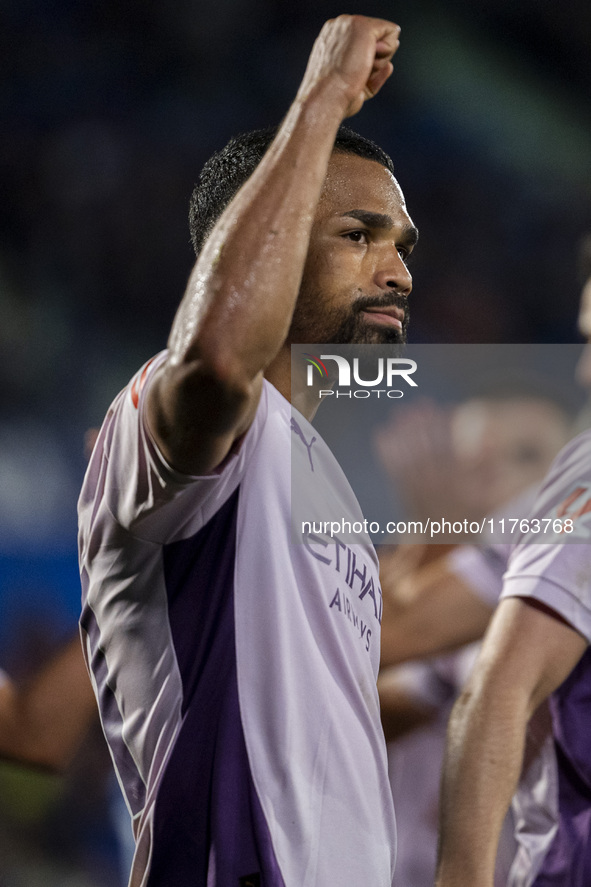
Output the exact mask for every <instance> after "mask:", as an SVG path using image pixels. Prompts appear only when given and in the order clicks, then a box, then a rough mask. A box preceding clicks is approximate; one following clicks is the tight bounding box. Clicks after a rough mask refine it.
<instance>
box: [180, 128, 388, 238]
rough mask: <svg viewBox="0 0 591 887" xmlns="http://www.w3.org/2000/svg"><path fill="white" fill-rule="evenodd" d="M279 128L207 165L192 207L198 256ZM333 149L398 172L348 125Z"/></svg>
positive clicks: (251, 136)
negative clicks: (217, 222)
mask: <svg viewBox="0 0 591 887" xmlns="http://www.w3.org/2000/svg"><path fill="white" fill-rule="evenodd" d="M278 129H279V127H277V126H270V127H267V128H266V129H255V130H252V131H251V132H245V133H242V134H241V135H237V136H234V138H232V139H230V141H229V142H228V144H227V145H226V146H225V148H222V149H221V151H216V153H215V154H213V155H212V156H211V157H210V158H209V160H208V161H207V162H206V164H205V166H204V167H203V169H202V170H201V174H200V176H199V181H198V182H197V184H196V185H195V189H194V190H193V194H192V196H191V203H190V208H189V228H190V231H191V241H192V243H193V247H194V249H195V252H196V254H197V255H199V253H200V252H201V249H202V247H203V244H204V242H205V239H206V237H207V236H208V234H209V233H210V231H211V229H212V228H213V226H214V225H215V223H216V221H217V220H218V219H219V217H220V216H221V214H222V213H223V211H224V209H225V208H226V207H227V205H228V204H229V203H230V201H231V200H232V198H233V197H234V195H235V194H236V192H237V191H238V190H239V189H240V187H241V186H242V185H243V184H244V182H246V180H247V179H248V178H250V176H251V175H252V173H253V172H254V170H255V169H256V167H257V166H258V164H259V163H260V162H261V160H262V158H263V155H264V154H265V152H266V150H267V148H268V147H269V145H270V144H271V142H272V141H273V139H274V138H275V135H276V134H277V130H278ZM333 150H334V151H336V152H338V153H341V154H356V155H357V156H358V157H364V158H365V159H367V160H375V161H376V162H377V163H380V164H381V165H382V166H385V167H386V168H387V169H389V170H390V172H392V173H393V172H394V164H393V163H392V159H391V157H389V156H388V154H386V152H385V151H383V150H382V148H380V147H379V145H376V144H375V142H372V141H371V140H370V139H366V138H365V137H364V136H361V135H359V133H356V132H354V131H353V130H352V129H349V127H348V126H340V127H339V130H338V132H337V136H336V139H335V143H334V149H333Z"/></svg>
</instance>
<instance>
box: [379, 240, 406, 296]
mask: <svg viewBox="0 0 591 887" xmlns="http://www.w3.org/2000/svg"><path fill="white" fill-rule="evenodd" d="M374 282H375V283H376V284H377V286H379V287H380V289H382V290H384V291H385V292H388V291H390V292H391V291H394V292H395V293H397V294H398V295H401V296H408V295H409V294H410V292H411V290H412V276H411V274H410V272H409V270H408V268H407V267H406V263H405V261H404V259H403V257H402V256H401V255H400V253H399V252H398V250H397V249H394V250H392V249H389V250H388V251H387V253H384V255H383V257H382V259H381V261H380V262H379V264H378V267H377V268H376V272H375V276H374Z"/></svg>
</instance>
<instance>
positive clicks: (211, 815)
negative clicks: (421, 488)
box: [79, 353, 395, 887]
mask: <svg viewBox="0 0 591 887" xmlns="http://www.w3.org/2000/svg"><path fill="white" fill-rule="evenodd" d="M165 356H166V355H165V353H163V354H161V355H159V356H158V357H157V358H156V359H154V360H153V361H152V362H151V363H150V364H148V365H147V366H146V367H144V368H143V369H142V370H141V371H140V372H139V373H138V374H137V376H136V377H135V378H134V379H133V380H132V382H131V384H130V385H129V387H128V388H126V389H125V390H124V391H123V392H121V394H120V395H119V396H118V397H117V398H116V400H115V401H114V403H113V405H112V406H111V408H110V410H109V412H108V414H107V417H106V419H105V422H104V424H103V427H102V429H101V433H100V437H99V439H98V442H97V445H96V447H95V450H94V453H93V456H92V459H91V462H90V465H89V468H88V472H87V475H86V478H85V482H84V486H83V489H82V493H81V497H80V502H79V513H80V564H81V575H82V586H83V612H82V620H81V625H82V629H83V641H84V649H85V655H86V658H87V661H88V664H89V667H90V670H91V674H92V677H93V681H94V685H95V689H96V692H97V696H98V700H99V705H100V709H101V716H102V720H103V726H104V730H105V734H106V736H107V739H108V742H109V745H110V749H111V753H112V757H113V760H114V763H115V767H116V770H117V773H118V776H119V780H120V782H121V785H122V788H123V791H124V794H125V797H126V799H127V803H128V806H129V809H130V811H131V814H132V817H133V824H134V832H135V836H136V841H137V849H136V854H135V859H134V864H133V869H132V875H131V880H130V885H132V887H140V885H141V887H163V885H166V887H168V885H174V887H189V885H190V887H194V885H199V887H201V885H202V887H206V885H207V887H218V885H224V887H225V885H236V887H248V885H251V887H256V885H260V887H302V885H304V884H305V885H310V887H312V885H317V887H334V885H335V884H344V883H357V884H361V883H364V884H371V885H372V887H382V885H383V887H386V885H390V884H391V881H392V876H393V866H394V857H395V825H394V814H393V808H392V800H391V793H390V790H389V786H388V777H387V762H386V751H385V745H384V739H383V733H382V730H381V726H380V717H379V704H378V696H377V691H376V676H377V670H378V665H379V634H380V632H379V629H380V620H381V609H382V605H381V591H380V586H379V581H378V564H377V559H376V555H375V552H374V550H373V547H372V546H371V544H369V542H368V543H367V544H363V543H360V544H356V545H351V544H349V543H345V542H343V541H340V540H335V539H333V540H331V539H330V537H326V538H325V537H323V536H320V535H311V536H309V537H307V538H305V539H300V540H294V539H293V538H292V534H291V516H290V504H291V472H290V459H291V458H293V460H294V462H295V466H296V468H295V470H296V477H297V482H298V483H300V484H302V485H305V486H306V488H307V489H308V490H309V497H310V502H311V513H314V512H315V506H314V502H318V500H319V498H320V499H326V498H328V499H331V498H333V499H337V500H338V501H339V503H340V507H342V509H343V513H344V515H346V516H350V517H351V519H352V520H359V519H361V515H360V511H359V506H358V504H357V502H356V500H355V498H354V496H353V493H352V491H351V489H350V487H349V485H348V483H347V481H346V480H345V478H344V475H343V473H342V471H341V469H340V468H339V466H338V464H337V463H336V461H335V459H334V457H333V456H332V454H331V453H330V451H329V450H328V448H327V447H326V445H325V444H324V443H323V441H322V440H321V439H320V438H319V436H318V433H317V432H316V431H315V430H314V429H313V428H312V427H311V426H310V425H309V423H308V422H307V421H306V420H305V419H304V418H303V417H302V416H301V415H299V414H297V413H296V412H295V411H292V409H291V407H290V405H289V403H288V402H287V401H286V400H285V399H284V398H283V397H282V396H281V395H280V394H279V393H278V392H277V390H276V389H275V388H273V386H271V385H270V384H268V383H267V382H265V384H264V388H263V392H262V395H261V399H260V403H259V406H258V410H257V413H256V416H255V419H254V422H253V424H252V426H251V428H250V429H249V431H248V433H247V434H246V435H245V437H244V439H243V440H242V441H241V443H240V446H239V447H236V448H235V450H234V451H232V453H231V454H230V455H229V456H228V457H227V458H226V460H225V461H224V462H223V463H222V465H221V466H219V468H218V469H217V470H215V471H213V472H212V473H211V474H210V475H209V476H206V477H187V476H185V475H181V474H179V473H178V472H176V471H175V470H173V469H172V468H171V467H170V466H169V465H167V463H166V461H165V460H164V458H163V456H162V455H161V454H160V452H159V451H158V448H157V446H156V444H155V442H154V441H153V439H152V438H151V436H150V433H149V431H148V429H147V425H146V421H145V418H144V403H145V398H146V391H147V390H148V388H149V385H150V380H151V378H152V375H153V373H154V372H155V371H156V369H157V368H158V366H160V365H161V364H162V363H163V361H164V360H165ZM313 438H315V440H313Z"/></svg>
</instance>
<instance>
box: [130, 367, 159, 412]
mask: <svg viewBox="0 0 591 887" xmlns="http://www.w3.org/2000/svg"><path fill="white" fill-rule="evenodd" d="M153 360H154V358H152V359H151V360H149V361H148V362H147V364H146V365H145V367H144V368H143V370H142V372H141V375H140V374H139V373H138V374H137V375H136V377H135V379H134V380H133V382H132V383H131V402H132V403H133V405H134V407H135V408H136V410H137V408H138V404H139V402H140V394H141V391H142V388H143V387H144V385H145V384H146V376H147V375H148V367H149V366H150V364H151V363H152V362H153Z"/></svg>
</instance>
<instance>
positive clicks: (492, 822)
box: [436, 682, 528, 887]
mask: <svg viewBox="0 0 591 887" xmlns="http://www.w3.org/2000/svg"><path fill="white" fill-rule="evenodd" d="M527 719H528V701H527V699H526V697H525V696H524V695H523V694H522V693H520V692H516V693H513V692H512V688H510V687H504V688H503V687H499V686H493V685H490V686H485V687H483V686H482V685H476V686H475V685H474V683H473V682H472V683H471V685H470V686H469V688H468V689H467V690H466V691H465V692H464V693H463V694H462V696H461V697H460V699H459V700H458V702H457V703H456V705H455V707H454V710H453V712H452V715H451V718H450V722H449V727H448V740H447V749H446V755H445V760H444V768H443V778H442V784H441V799H440V839H439V840H440V847H439V864H438V874H437V879H436V885H437V887H493V883H494V867H495V857H496V852H497V845H498V841H499V835H500V832H501V827H502V823H503V819H504V817H505V813H506V811H507V808H508V806H509V804H510V801H511V797H512V795H513V793H514V791H515V787H516V784H517V780H518V778H519V773H520V769H521V763H522V759H523V748H524V738H525V729H526V724H527Z"/></svg>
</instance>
